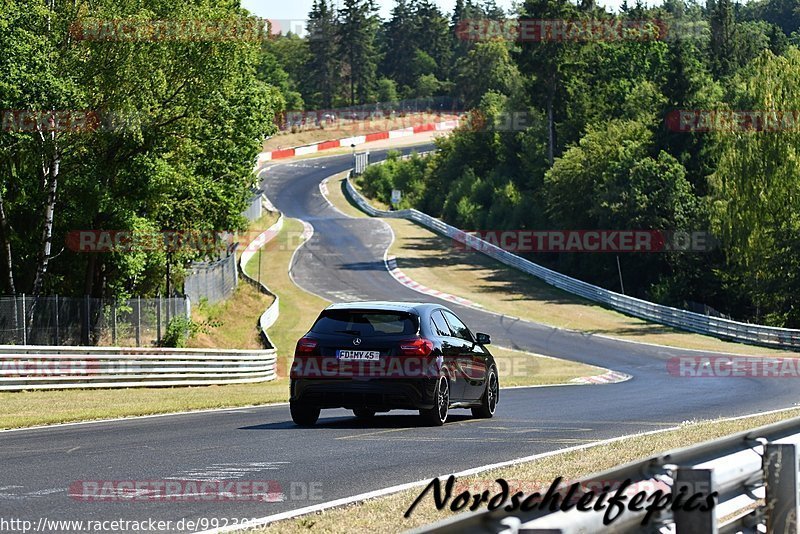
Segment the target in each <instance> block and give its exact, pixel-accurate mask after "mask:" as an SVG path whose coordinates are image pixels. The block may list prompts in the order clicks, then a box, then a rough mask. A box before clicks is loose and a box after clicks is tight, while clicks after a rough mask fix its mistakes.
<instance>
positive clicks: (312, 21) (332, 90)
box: [308, 0, 339, 108]
mask: <svg viewBox="0 0 800 534" xmlns="http://www.w3.org/2000/svg"><path fill="white" fill-rule="evenodd" d="M336 37H337V36H336V15H335V13H334V12H333V8H332V6H330V5H328V1H327V0H314V5H313V7H312V8H311V12H310V13H309V15H308V47H309V50H310V51H311V60H310V62H309V64H308V76H309V84H310V86H311V90H312V92H313V94H314V96H315V100H316V104H318V105H319V106H321V107H323V108H330V107H332V106H333V99H334V95H335V94H336V92H337V88H338V87H339V78H338V76H337V71H338V65H339V60H338V57H337V54H336V47H337V43H336Z"/></svg>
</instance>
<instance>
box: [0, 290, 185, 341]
mask: <svg viewBox="0 0 800 534" xmlns="http://www.w3.org/2000/svg"><path fill="white" fill-rule="evenodd" d="M189 310H190V304H189V300H188V299H186V298H183V297H181V298H154V299H142V298H132V299H128V300H120V301H117V300H107V299H95V298H89V297H83V298H80V297H77V298H75V297H58V296H48V297H38V298H33V297H29V296H25V295H21V296H17V297H0V345H103V346H125V347H148V346H154V345H158V344H159V343H160V341H161V340H162V339H163V338H164V335H165V334H166V332H167V325H168V324H169V323H170V321H171V320H172V319H174V318H176V317H188V315H189Z"/></svg>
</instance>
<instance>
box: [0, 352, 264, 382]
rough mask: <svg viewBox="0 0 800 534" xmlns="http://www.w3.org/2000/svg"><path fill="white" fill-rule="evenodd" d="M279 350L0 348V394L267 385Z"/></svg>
mask: <svg viewBox="0 0 800 534" xmlns="http://www.w3.org/2000/svg"><path fill="white" fill-rule="evenodd" d="M276 363H277V358H276V355H275V350H274V349H273V350H211V349H164V348H152V349H150V348H122V347H47V346H27V347H20V346H15V345H3V346H0V391H22V390H33V389H78V388H80V389H88V388H121V387H150V386H205V385H223V384H244V383H249V382H266V381H269V380H274V379H275V377H276V374H275V366H276Z"/></svg>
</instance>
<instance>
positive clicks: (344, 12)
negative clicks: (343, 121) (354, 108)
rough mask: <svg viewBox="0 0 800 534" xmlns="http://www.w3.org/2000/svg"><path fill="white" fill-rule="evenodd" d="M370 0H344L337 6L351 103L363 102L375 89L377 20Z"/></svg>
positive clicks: (341, 47) (374, 8) (377, 54)
mask: <svg viewBox="0 0 800 534" xmlns="http://www.w3.org/2000/svg"><path fill="white" fill-rule="evenodd" d="M376 11H377V8H376V6H375V3H374V1H373V0H344V1H343V3H342V7H341V8H340V9H339V25H338V39H339V43H340V49H341V51H342V59H343V61H344V70H345V72H346V76H347V78H348V80H349V84H350V105H355V104H356V102H357V101H358V102H360V103H365V102H368V101H370V97H371V95H372V94H373V92H374V90H375V84H376V82H377V68H378V60H379V59H380V58H379V52H378V48H377V44H376V42H375V41H376V35H377V30H378V25H379V20H378V17H377V15H376Z"/></svg>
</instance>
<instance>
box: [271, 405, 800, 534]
mask: <svg viewBox="0 0 800 534" xmlns="http://www.w3.org/2000/svg"><path fill="white" fill-rule="evenodd" d="M797 416H800V409H793V410H789V411H784V412H779V413H774V414H768V415H759V416H754V417H747V418H743V419H736V420H724V419H723V420H714V421H703V422H691V423H686V424H683V425H681V427H680V428H679V429H677V430H671V431H666V432H661V433H656V434H648V435H640V436H634V437H630V438H626V439H624V440H620V441H616V442H614V443H610V444H605V445H598V446H594V447H589V448H586V449H581V450H576V451H571V452H566V453H563V454H557V455H553V456H549V457H547V458H542V459H540V460H537V461H533V462H526V463H522V464H518V465H515V466H509V467H504V468H499V469H492V470H490V471H485V472H483V473H480V474H478V475H473V476H470V477H463V478H459V479H458V480H457V482H456V483H457V484H459V485H461V484H467V485H468V486H467V487H469V488H482V489H489V490H490V491H492V492H493V491H495V490H496V489H497V486H496V485H494V480H495V479H497V478H504V479H506V480H508V481H509V482H510V481H514V482H515V483H517V484H522V483H524V482H527V483H526V484H525V486H523V487H525V488H529V487H531V486H534V487H541V486H544V487H547V486H548V485H549V484H550V483H551V482H552V481H553V480H554V479H555V478H556V477H559V476H561V477H564V479H565V480H575V479H577V478H581V477H584V476H588V475H590V474H592V473H596V472H598V471H604V470H606V469H611V468H612V467H615V466H617V465H620V464H623V463H626V462H632V461H635V460H641V459H644V458H647V457H648V456H651V455H653V454H657V453H659V452H662V451H665V450H669V449H673V448H679V447H687V446H689V445H693V444H696V443H701V442H703V441H707V440H711V439H716V438H720V437H722V436H726V435H730V434H734V433H736V432H741V431H745V430H748V429H751V428H755V427H758V426H761V425H766V424H770V423H774V422H777V421H781V420H784V419H788V418H790V417H797ZM521 454H524V453H522V451H521ZM421 491H422V487H419V488H416V489H410V490H406V491H402V492H399V493H396V494H393V495H390V496H387V497H381V498H377V499H371V500H368V501H363V502H361V503H355V504H353V505H349V506H344V507H338V508H332V509H330V510H327V511H324V512H319V513H316V514H312V515H307V516H302V517H298V518H295V519H287V520H284V521H279V522H276V523H273V524H271V525H269V526H267V527H265V528H262V529H259V530H256V532H259V533H261V534H267V533H269V534H272V533H277V532H280V533H282V534H283V533H287V534H292V533H301V532H303V533H307V532H326V533H339V532H341V533H345V532H376V533H383V532H387V533H388V532H398V531H405V530H406V529H410V528H416V527H419V526H422V525H426V524H429V523H432V522H435V521H439V520H442V519H447V518H449V517H452V515H453V513H452V512H450V511H449V509H447V508H446V509H445V510H444V511H441V512H440V511H437V510H436V508H435V507H434V506H433V500H432V499H431V498H430V495H428V496H427V497H426V499H425V500H423V501H422V502H421V504H420V505H419V506H418V507H417V508H416V509H415V510H414V513H413V514H412V515H411V517H410V518H408V519H405V518H404V517H403V514H404V513H405V512H406V510H407V509H408V507H409V505H410V504H411V503H412V502H414V500H415V499H416V498H417V496H418V495H419V494H420V493H421ZM525 491H527V492H530V491H532V490H528V489H526V490H525Z"/></svg>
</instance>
